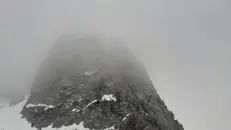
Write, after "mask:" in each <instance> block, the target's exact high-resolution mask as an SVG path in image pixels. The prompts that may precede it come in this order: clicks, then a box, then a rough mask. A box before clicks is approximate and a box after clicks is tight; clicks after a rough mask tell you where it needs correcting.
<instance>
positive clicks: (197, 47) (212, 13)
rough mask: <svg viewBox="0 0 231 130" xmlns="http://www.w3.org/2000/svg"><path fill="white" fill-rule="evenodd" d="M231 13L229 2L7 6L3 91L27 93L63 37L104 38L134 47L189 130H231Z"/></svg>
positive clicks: (0, 52) (0, 39)
mask: <svg viewBox="0 0 231 130" xmlns="http://www.w3.org/2000/svg"><path fill="white" fill-rule="evenodd" d="M229 6H230V2H229V1H228V0H194V1H192V0H189V1H183V0H175V1H170V0H164V1H161V0H156V1H152V0H143V1H140V0H126V1H124V0H116V1H109V0H99V1H93V0H92V1H71V0H68V1H61V0H50V1H45V0H41V1H29V0H22V1H4V0H2V1H0V15H1V21H0V28H1V29H0V59H1V61H0V63H1V64H0V71H1V74H0V89H1V91H2V90H5V89H6V88H8V89H9V90H12V89H14V88H20V89H17V90H18V91H20V90H24V89H22V88H25V89H26V88H27V87H28V86H29V85H30V82H31V81H32V79H33V76H34V73H35V71H36V69H37V68H38V67H39V63H40V61H41V60H42V59H43V58H44V57H45V56H46V52H47V51H48V50H49V49H50V47H51V43H52V42H53V41H54V40H55V38H57V37H58V36H59V34H60V33H62V32H76V31H77V32H81V31H85V32H91V33H97V34H102V35H108V36H113V37H119V38H121V39H122V40H124V41H126V42H127V44H128V45H129V46H130V47H131V49H132V50H133V51H134V52H135V53H136V54H137V55H138V56H139V57H140V58H141V60H142V61H143V62H144V63H145V65H146V66H147V68H148V71H149V74H150V76H151V77H152V79H153V83H154V84H155V87H156V89H157V91H158V92H159V94H160V95H161V96H162V97H163V98H164V100H165V102H166V104H167V106H168V107H169V108H170V109H171V110H173V112H174V113H175V114H176V117H177V118H179V120H180V121H181V122H182V124H183V125H184V127H185V129H187V130H195V129H198V130H216V129H228V128H229V125H228V123H229V122H230V116H231V115H230V112H229V110H230V109H231V105H230V103H229V102H230V101H229V99H230V92H231V90H230V89H231V88H230V84H231V81H230V79H231V69H230V65H231V58H230V55H231V52H230V49H231V44H230V42H231V39H230V36H229V34H230V33H231V31H230V30H231V26H230V25H229V23H230V22H231V16H230V15H231V11H230V9H229V8H228V7H229ZM0 122H1V121H0Z"/></svg>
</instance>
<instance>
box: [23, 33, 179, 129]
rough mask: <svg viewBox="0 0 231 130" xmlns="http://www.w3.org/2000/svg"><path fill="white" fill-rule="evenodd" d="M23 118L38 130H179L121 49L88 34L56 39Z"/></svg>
mask: <svg viewBox="0 0 231 130" xmlns="http://www.w3.org/2000/svg"><path fill="white" fill-rule="evenodd" d="M21 114H22V118H24V119H26V120H27V121H28V122H29V123H30V124H31V126H32V127H34V128H37V129H44V128H47V127H52V128H62V127H64V126H74V125H79V124H82V125H83V126H84V128H86V129H89V130H183V126H182V125H181V124H180V123H179V122H178V121H177V120H176V119H175V118H174V114H173V113H172V112H171V111H170V110H168V108H167V107H166V105H165V103H164V102H163V101H162V100H161V98H160V96H159V95H158V94H157V92H156V90H155V88H154V86H153V84H152V82H151V80H150V78H149V76H148V74H147V72H146V70H145V68H144V67H143V65H142V64H141V63H140V62H139V60H137V58H136V57H135V56H134V55H133V54H132V53H131V52H130V51H129V49H127V48H126V47H125V45H123V44H122V43H120V42H119V41H115V40H110V39H106V38H103V39H100V38H97V37H94V36H87V35H84V36H76V35H62V36H60V37H59V38H58V39H57V40H56V42H55V43H54V45H53V48H52V49H51V50H50V52H49V54H48V57H47V59H46V60H45V61H44V62H43V63H42V64H41V67H40V69H39V70H38V71H37V73H36V77H35V80H34V82H33V85H32V87H31V93H30V96H29V98H28V100H27V102H26V103H25V105H24V107H23V110H22V111H21ZM73 130H77V127H76V128H73Z"/></svg>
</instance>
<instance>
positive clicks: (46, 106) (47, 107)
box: [26, 104, 54, 111]
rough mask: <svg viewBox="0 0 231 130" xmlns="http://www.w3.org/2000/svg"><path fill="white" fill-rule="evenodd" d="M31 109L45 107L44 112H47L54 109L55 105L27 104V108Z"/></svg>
mask: <svg viewBox="0 0 231 130" xmlns="http://www.w3.org/2000/svg"><path fill="white" fill-rule="evenodd" d="M31 107H45V109H44V111H46V110H47V109H50V108H54V106H53V105H46V104H36V105H35V104H27V105H26V108H31Z"/></svg>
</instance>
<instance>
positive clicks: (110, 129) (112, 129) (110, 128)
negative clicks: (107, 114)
mask: <svg viewBox="0 0 231 130" xmlns="http://www.w3.org/2000/svg"><path fill="white" fill-rule="evenodd" d="M114 129H115V126H112V127H109V128H106V129H104V130H114ZM117 130H118V129H117Z"/></svg>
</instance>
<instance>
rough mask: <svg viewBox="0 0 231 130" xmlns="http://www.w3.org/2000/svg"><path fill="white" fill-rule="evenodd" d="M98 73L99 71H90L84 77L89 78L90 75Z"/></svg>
mask: <svg viewBox="0 0 231 130" xmlns="http://www.w3.org/2000/svg"><path fill="white" fill-rule="evenodd" d="M97 71H98V70H93V71H90V72H85V73H84V75H86V76H89V75H92V74H95V73H96V72H97Z"/></svg>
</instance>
